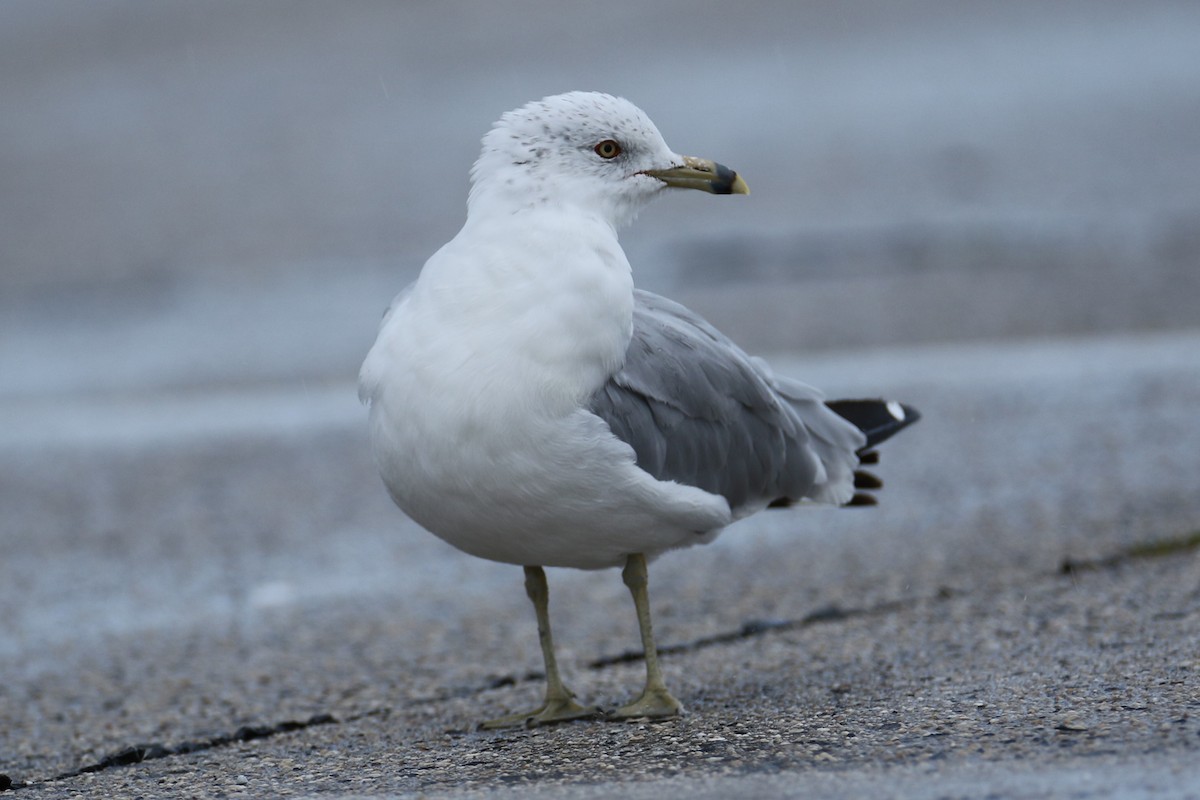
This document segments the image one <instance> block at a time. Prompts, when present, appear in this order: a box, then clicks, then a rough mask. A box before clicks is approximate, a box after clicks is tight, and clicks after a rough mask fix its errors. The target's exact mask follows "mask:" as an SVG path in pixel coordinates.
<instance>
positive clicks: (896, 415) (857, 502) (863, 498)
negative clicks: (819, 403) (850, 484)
mask: <svg viewBox="0 0 1200 800" xmlns="http://www.w3.org/2000/svg"><path fill="white" fill-rule="evenodd" d="M825 405H827V406H829V407H830V408H831V409H833V411H834V412H836V413H837V414H838V415H839V416H841V417H842V418H843V419H845V420H847V421H849V422H850V423H851V424H852V425H854V426H855V427H856V428H858V429H859V430H860V431H862V432H863V433H864V434H866V437H867V443H866V444H865V445H863V446H862V447H861V448H859V450H858V453H857V455H858V462H859V464H860V465H862V464H878V463H879V453H878V452H876V451H875V450H874V449H873V448H874V447H875V446H876V445H878V444H879V443H881V442H884V441H886V440H887V439H890V438H891V437H892V436H895V435H896V434H897V433H899V432H900V431H902V430H904V429H905V428H907V427H908V426H909V425H912V424H913V423H914V422H916V421H917V420H919V419H920V418H921V414H920V412H918V411H917V410H916V409H915V408H913V407H912V406H906V405H904V404H903V403H897V402H895V401H888V400H830V401H829V402H827V403H826V404H825ZM854 488H855V489H856V490H858V491H856V492H855V494H854V496H853V497H852V498H851V499H850V501H849V502H848V503H846V505H848V506H873V505H875V504H876V500H875V497H874V495H872V494H871V492H872V491H875V490H878V489H882V488H883V481H881V480H880V479H879V478H878V477H876V476H875V475H873V474H871V473H870V472H867V471H865V470H861V469H860V470H857V471H855V473H854Z"/></svg>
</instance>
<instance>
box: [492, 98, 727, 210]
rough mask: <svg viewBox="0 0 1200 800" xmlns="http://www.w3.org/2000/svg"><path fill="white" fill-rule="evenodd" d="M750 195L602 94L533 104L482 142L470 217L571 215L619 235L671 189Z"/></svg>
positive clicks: (625, 104)
mask: <svg viewBox="0 0 1200 800" xmlns="http://www.w3.org/2000/svg"><path fill="white" fill-rule="evenodd" d="M671 187H675V188H682V189H700V190H702V191H706V192H711V193H713V194H748V193H749V190H748V189H747V188H746V183H745V181H743V180H742V179H741V177H740V176H739V175H738V174H737V173H736V172H734V171H733V170H731V169H729V168H727V167H724V166H722V165H720V164H718V163H716V162H715V161H709V160H707V159H702V158H693V157H691V156H681V155H678V154H677V153H675V152H673V151H672V150H671V148H670V147H668V146H667V143H666V142H665V141H664V140H663V137H662V134H661V133H659V132H658V128H656V127H655V125H654V123H653V122H651V121H650V118H649V117H647V116H646V114H645V112H643V111H642V110H641V109H640V108H638V107H637V106H635V105H634V104H633V103H631V102H629V101H628V100H625V99H624V98H621V97H613V96H612V95H607V94H601V93H599V92H569V93H567V94H559V95H553V96H551V97H546V98H543V99H541V100H536V101H534V102H532V103H528V104H526V105H524V106H522V107H521V108H518V109H516V110H514V111H510V112H508V113H507V114H505V115H504V116H502V117H501V118H500V120H499V121H498V122H496V124H495V125H493V126H492V129H491V130H490V131H488V133H487V135H485V136H484V137H483V151H482V153H481V154H480V156H479V160H478V161H476V162H475V166H474V167H473V168H472V170H471V194H470V198H469V200H468V213H469V214H470V215H475V214H485V213H490V214H495V213H518V212H520V211H524V210H528V209H537V208H561V209H566V208H574V209H576V210H579V211H582V212H584V213H587V214H592V215H598V216H600V217H602V218H604V219H606V220H607V221H608V222H609V223H611V224H612V226H613V227H614V228H619V227H621V226H623V225H625V224H628V223H629V222H631V221H632V220H633V218H634V217H635V216H637V212H638V211H639V210H640V209H641V208H642V206H644V205H645V204H646V203H647V202H649V201H650V200H651V199H652V198H653V197H655V196H656V195H657V194H658V193H659V192H661V191H662V190H664V189H667V188H671Z"/></svg>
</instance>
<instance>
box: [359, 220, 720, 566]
mask: <svg viewBox="0 0 1200 800" xmlns="http://www.w3.org/2000/svg"><path fill="white" fill-rule="evenodd" d="M535 217H536V218H534V219H530V220H526V221H524V222H526V223H527V224H525V225H524V226H523V227H521V226H518V228H517V229H519V230H521V231H522V241H519V242H516V243H514V242H513V230H514V226H513V220H505V223H506V224H505V226H504V230H503V231H502V236H496V237H493V236H489V231H488V229H487V228H486V227H485V226H483V225H478V224H472V223H470V222H468V225H467V226H466V227H465V228H464V230H463V233H461V234H460V235H459V236H458V237H456V238H455V239H454V240H452V241H451V242H450V243H449V244H447V245H446V246H445V247H444V248H442V250H440V251H439V252H438V253H436V254H435V255H434V256H433V258H431V259H430V260H429V262H428V263H427V264H426V266H425V268H424V270H423V271H422V273H421V276H420V278H419V280H418V281H417V283H416V284H415V286H414V287H412V290H411V292H410V293H409V295H408V296H407V297H406V298H404V299H403V300H402V301H401V302H400V304H399V305H398V306H397V307H396V308H395V309H393V311H392V312H391V314H390V315H389V317H388V318H387V319H386V320H385V322H384V325H383V327H382V328H381V330H380V333H379V338H378V340H377V341H376V343H375V345H374V347H373V348H372V349H371V352H370V353H369V354H368V356H367V359H366V362H365V363H364V364H363V370H362V374H361V388H362V393H363V394H364V396H365V397H366V398H367V399H368V400H369V401H370V403H371V421H370V424H371V438H372V442H373V446H374V449H375V453H376V458H377V460H378V461H379V466H380V470H381V473H382V475H383V478H384V482H385V484H386V485H387V487H388V489H389V491H390V492H391V495H392V497H393V499H394V500H395V501H396V503H397V504H398V505H399V506H400V507H401V508H402V509H403V510H404V511H405V512H406V513H408V514H409V515H410V516H411V517H412V518H413V519H415V520H416V521H417V522H418V523H420V524H421V525H422V526H423V527H425V528H427V529H429V530H430V531H432V532H433V533H435V534H437V535H438V536H440V537H441V538H443V539H445V540H446V541H448V542H449V543H451V544H453V545H455V546H456V547H459V548H460V549H463V550H465V551H467V552H469V553H472V554H474V555H478V556H481V557H484V558H490V559H494V560H499V561H507V562H511V563H518V564H540V565H545V566H554V565H559V566H576V567H582V568H596V567H605V566H611V565H615V564H618V563H620V562H621V560H622V559H623V558H624V556H625V555H627V554H628V553H631V552H652V553H653V552H656V551H659V550H663V549H667V548H668V547H675V546H679V545H680V544H685V543H688V542H689V541H690V540H691V539H695V540H696V541H701V540H705V539H707V538H710V537H706V536H704V534H707V533H708V532H709V531H712V530H713V529H715V528H719V527H720V526H722V525H724V524H727V523H728V521H729V509H728V505H727V504H726V503H725V501H724V500H723V499H722V498H719V497H715V496H713V495H710V494H708V493H706V492H703V491H700V490H698V489H693V488H691V487H683V486H679V485H676V484H663V483H660V482H659V481H656V480H654V479H653V478H651V477H650V476H649V475H647V474H646V473H645V472H643V471H642V470H640V469H638V468H637V467H636V466H635V465H634V462H633V452H632V450H631V449H630V448H628V447H627V446H626V445H624V443H622V442H620V441H618V440H617V439H616V438H615V437H613V436H612V434H611V432H610V431H609V430H608V428H607V426H605V425H604V424H603V422H602V421H600V420H599V419H598V418H597V417H595V416H594V415H592V414H591V413H590V412H587V411H586V410H584V409H583V405H584V404H585V403H586V401H587V398H589V397H590V396H591V395H592V394H593V393H594V392H595V391H596V390H597V389H598V388H599V387H600V386H602V385H603V384H604V382H605V381H607V380H608V377H609V376H610V375H611V374H612V373H613V372H614V371H616V370H617V369H618V368H619V367H620V364H621V363H622V360H623V358H624V354H625V350H626V348H627V346H628V343H629V339H630V336H631V330H632V314H633V284H632V279H631V276H630V272H629V265H628V262H627V261H626V260H625V256H624V253H623V252H622V251H621V249H620V247H619V245H618V244H617V241H616V236H615V233H614V232H613V231H612V228H611V227H610V226H608V225H607V224H605V223H603V222H600V221H594V222H593V223H592V224H583V225H581V221H580V219H579V218H578V217H577V216H572V217H571V218H570V219H567V218H565V216H564V215H556V214H547V213H542V214H538V215H535ZM568 226H569V230H570V231H571V235H570V236H564V235H563V230H562V229H563V228H565V227H568ZM497 233H501V232H500V231H497ZM468 234H469V235H468ZM501 239H502V240H503V243H504V244H503V246H499V245H497V244H494V243H495V242H499V241H501ZM467 241H469V242H470V244H469V245H468V244H466V242H467ZM552 242H553V243H555V244H553V245H552V244H550V243H552ZM513 253H521V254H522V257H521V258H520V259H515V258H513V256H512V254H513ZM529 254H538V256H537V257H536V258H534V257H530V255H529Z"/></svg>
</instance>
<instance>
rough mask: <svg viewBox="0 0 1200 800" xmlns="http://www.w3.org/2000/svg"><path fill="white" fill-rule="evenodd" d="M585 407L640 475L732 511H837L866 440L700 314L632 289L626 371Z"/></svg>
mask: <svg viewBox="0 0 1200 800" xmlns="http://www.w3.org/2000/svg"><path fill="white" fill-rule="evenodd" d="M590 408H591V410H592V411H593V412H594V413H595V414H597V415H598V416H599V417H601V418H602V419H603V420H604V421H605V422H607V423H608V425H609V427H610V428H611V429H612V431H613V433H614V434H615V435H616V436H617V437H618V438H620V439H621V440H622V441H624V442H626V443H627V444H629V445H630V446H631V447H632V448H633V450H634V452H635V453H636V455H637V464H638V466H639V467H641V468H642V469H644V470H646V471H647V472H649V473H650V474H651V475H653V476H654V477H656V478H658V479H659V480H670V481H676V482H678V483H683V484H687V485H690V486H696V487H698V488H701V489H704V490H705V491H708V492H712V493H713V494H719V495H721V496H723V497H724V498H725V499H726V500H728V501H729V505H730V508H732V509H734V511H735V513H736V512H737V510H738V509H739V508H743V507H748V509H747V510H753V509H757V508H760V507H762V506H763V505H765V504H767V503H771V502H774V501H779V500H800V499H802V498H806V497H807V498H812V499H815V500H820V501H824V502H833V503H844V502H847V501H848V500H849V499H850V497H851V496H852V495H853V482H854V478H853V471H854V467H855V466H856V465H857V463H858V459H857V456H856V455H855V451H856V450H857V449H858V448H860V447H862V446H863V444H864V443H865V441H866V439H865V437H864V436H863V435H862V433H861V432H859V431H858V429H857V428H855V427H854V426H853V425H851V424H850V423H848V422H846V421H845V420H843V419H842V418H841V417H839V416H838V415H837V414H835V413H834V412H833V411H831V410H829V409H828V408H827V407H826V406H825V403H824V398H823V397H822V396H821V394H820V392H818V391H817V390H815V389H812V388H811V387H808V386H805V385H804V384H801V383H798V382H795V381H789V380H783V379H781V380H776V379H775V378H774V377H773V376H772V375H771V373H770V370H769V369H768V368H767V367H766V365H765V364H764V363H763V362H762V361H760V360H758V359H752V358H750V357H749V356H747V355H746V354H745V353H744V352H742V350H741V349H740V348H738V347H737V345H735V344H734V343H733V342H732V341H730V340H729V339H728V338H727V337H725V336H724V335H723V334H721V333H720V332H719V331H717V330H716V329H715V328H714V327H712V326H711V325H709V324H708V323H707V322H705V321H704V320H703V319H701V318H700V317H699V316H697V315H696V314H694V313H693V312H691V311H689V310H688V309H686V308H684V307H683V306H681V305H679V304H677V303H674V302H671V301H670V300H667V299H665V298H663V297H659V296H658V295H654V294H650V293H649V292H643V291H636V292H635V293H634V311H633V338H632V340H631V341H630V343H629V350H628V352H627V354H626V358H625V365H624V367H623V368H622V369H621V370H620V371H619V372H617V373H616V374H615V375H613V376H612V378H610V379H609V381H608V383H607V384H605V385H604V386H603V387H602V388H601V389H600V390H599V391H597V392H596V394H595V395H593V396H592V398H591V402H590Z"/></svg>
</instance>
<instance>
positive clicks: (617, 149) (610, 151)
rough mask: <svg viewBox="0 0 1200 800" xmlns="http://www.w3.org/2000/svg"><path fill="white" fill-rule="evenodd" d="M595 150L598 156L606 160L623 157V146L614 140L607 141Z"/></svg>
mask: <svg viewBox="0 0 1200 800" xmlns="http://www.w3.org/2000/svg"><path fill="white" fill-rule="evenodd" d="M593 149H594V150H595V151H596V155H598V156H600V157H601V158H603V159H606V160H607V159H611V158H616V157H617V156H619V155H621V145H620V144H618V143H617V142H615V141H613V140H612V139H605V140H604V141H603V142H601V143H600V144H598V145H596V146H595V147H594V148H593Z"/></svg>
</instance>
